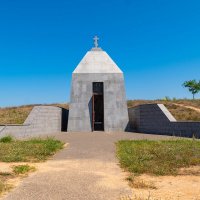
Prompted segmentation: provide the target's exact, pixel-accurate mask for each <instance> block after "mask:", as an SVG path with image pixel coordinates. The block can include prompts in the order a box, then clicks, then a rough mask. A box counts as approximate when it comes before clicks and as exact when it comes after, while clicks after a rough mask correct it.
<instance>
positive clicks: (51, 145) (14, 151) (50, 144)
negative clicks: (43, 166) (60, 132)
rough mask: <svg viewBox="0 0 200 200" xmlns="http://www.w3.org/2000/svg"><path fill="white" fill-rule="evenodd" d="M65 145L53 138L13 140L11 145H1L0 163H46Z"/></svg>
mask: <svg viewBox="0 0 200 200" xmlns="http://www.w3.org/2000/svg"><path fill="white" fill-rule="evenodd" d="M62 147H63V143H62V142H61V141H58V140H55V139H53V138H47V139H30V140H26V141H20V140H13V141H12V142H10V143H0V161H2V162H38V161H44V160H46V159H47V158H48V157H49V156H51V155H53V154H54V153H55V152H56V151H57V150H59V149H62Z"/></svg>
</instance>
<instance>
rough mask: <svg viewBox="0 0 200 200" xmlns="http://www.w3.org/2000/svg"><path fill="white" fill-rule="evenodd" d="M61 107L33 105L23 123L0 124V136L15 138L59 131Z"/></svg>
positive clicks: (60, 127) (60, 126)
mask: <svg viewBox="0 0 200 200" xmlns="http://www.w3.org/2000/svg"><path fill="white" fill-rule="evenodd" d="M62 116H63V109H62V108H59V107H56V106H35V107H34V108H33V109H32V111H31V112H30V114H29V116H28V117H27V119H26V120H25V122H24V124H23V125H0V137H2V136H5V135H13V136H14V137H16V138H21V137H34V136H38V135H44V134H50V133H56V132H60V131H61V130H62V126H63V124H62Z"/></svg>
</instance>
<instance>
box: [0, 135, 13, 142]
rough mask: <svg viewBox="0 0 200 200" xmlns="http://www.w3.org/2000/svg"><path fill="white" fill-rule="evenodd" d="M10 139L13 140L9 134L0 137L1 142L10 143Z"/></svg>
mask: <svg viewBox="0 0 200 200" xmlns="http://www.w3.org/2000/svg"><path fill="white" fill-rule="evenodd" d="M12 141H13V138H12V137H11V136H5V137H2V138H0V142H2V143H10V142H12Z"/></svg>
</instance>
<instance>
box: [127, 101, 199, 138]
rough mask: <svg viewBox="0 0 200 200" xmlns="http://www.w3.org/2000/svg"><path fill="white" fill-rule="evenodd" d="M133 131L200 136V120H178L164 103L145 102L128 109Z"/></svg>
mask: <svg viewBox="0 0 200 200" xmlns="http://www.w3.org/2000/svg"><path fill="white" fill-rule="evenodd" d="M128 113H129V127H130V129H131V130H132V131H137V132H143V133H151V134H164V135H175V136H184V137H192V136H193V135H195V136H196V137H198V138H200V122H189V121H186V122H182V121H176V119H175V118H174V117H173V116H172V115H171V113H170V112H169V111H168V110H167V108H166V107H165V106H164V105H163V104H145V105H139V106H137V107H134V108H129V109H128Z"/></svg>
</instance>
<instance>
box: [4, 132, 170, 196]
mask: <svg viewBox="0 0 200 200" xmlns="http://www.w3.org/2000/svg"><path fill="white" fill-rule="evenodd" d="M55 137H56V138H58V139H61V140H63V141H65V142H67V143H69V145H68V146H67V148H65V149H64V150H62V151H60V152H59V153H57V154H56V155H55V156H54V157H53V159H52V160H50V161H48V162H46V163H45V164H44V165H42V167H41V168H39V169H38V171H37V172H36V173H34V174H32V175H31V176H30V177H28V178H25V179H24V180H23V182H22V183H21V184H20V185H19V186H18V187H17V188H16V189H14V190H13V191H12V192H11V193H10V194H9V195H8V196H7V197H5V198H3V199H4V200H117V199H119V198H120V196H122V195H127V194H130V193H132V191H131V190H130V188H129V186H128V183H127V181H125V175H126V174H125V173H124V172H123V171H122V170H121V169H120V167H119V166H118V161H117V159H116V157H115V144H114V143H115V142H116V141H118V140H120V139H166V138H169V137H167V136H158V135H144V134H137V133H105V132H93V133H57V134H55Z"/></svg>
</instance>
